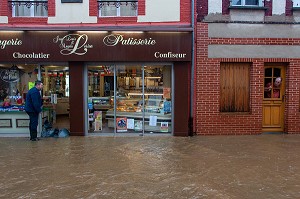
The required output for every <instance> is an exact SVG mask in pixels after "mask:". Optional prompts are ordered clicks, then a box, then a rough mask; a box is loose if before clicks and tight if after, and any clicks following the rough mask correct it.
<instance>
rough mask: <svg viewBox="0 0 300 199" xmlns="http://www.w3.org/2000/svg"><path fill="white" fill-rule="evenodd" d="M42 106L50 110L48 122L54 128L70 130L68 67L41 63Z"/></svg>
mask: <svg viewBox="0 0 300 199" xmlns="http://www.w3.org/2000/svg"><path fill="white" fill-rule="evenodd" d="M41 73H42V81H43V84H44V87H43V99H44V105H43V106H44V107H45V108H47V109H49V110H51V111H52V114H51V115H52V117H50V121H49V122H50V123H51V124H52V127H53V128H56V129H59V130H61V129H68V130H70V117H69V112H70V110H69V96H70V93H69V88H70V87H69V67H68V66H66V65H56V64H53V65H43V66H42V67H41Z"/></svg>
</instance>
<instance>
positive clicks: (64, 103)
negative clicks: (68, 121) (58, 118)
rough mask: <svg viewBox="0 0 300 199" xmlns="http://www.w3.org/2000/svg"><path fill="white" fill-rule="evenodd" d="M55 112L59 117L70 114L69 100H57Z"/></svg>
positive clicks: (65, 98)
mask: <svg viewBox="0 0 300 199" xmlns="http://www.w3.org/2000/svg"><path fill="white" fill-rule="evenodd" d="M55 111H56V114H57V115H67V114H69V98H67V97H64V98H57V104H56V105H55Z"/></svg>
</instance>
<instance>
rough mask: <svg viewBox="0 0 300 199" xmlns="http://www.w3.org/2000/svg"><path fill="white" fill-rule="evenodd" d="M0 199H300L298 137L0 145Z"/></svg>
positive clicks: (9, 141) (12, 141)
mask: <svg viewBox="0 0 300 199" xmlns="http://www.w3.org/2000/svg"><path fill="white" fill-rule="evenodd" d="M0 198H5V199H7V198H39V199H40V198H72V199H73V198H101V199H106V198H107V199H113V198H122V199H123V198H125V199H127V198H128V199H144V198H146V199H156V198H162V199H177V198H178V199H181V198H189V199H197V198H213V199H215V198H217V199H218V198H220V199H234V198H238V199H248V198H249V199H252V198H253V199H260V198H261V199H266V198H268V199H270V198H274V199H281V198H293V199H294V198H300V135H259V136H213V137H203V136H196V137H192V138H181V137H70V138H58V139H55V138H47V139H43V140H41V141H38V142H31V141H28V138H0Z"/></svg>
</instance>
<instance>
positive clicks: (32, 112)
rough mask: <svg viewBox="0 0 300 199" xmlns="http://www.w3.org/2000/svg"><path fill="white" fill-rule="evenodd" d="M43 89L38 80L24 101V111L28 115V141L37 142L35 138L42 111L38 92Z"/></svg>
mask: <svg viewBox="0 0 300 199" xmlns="http://www.w3.org/2000/svg"><path fill="white" fill-rule="evenodd" d="M42 88H43V83H42V82H41V81H40V80H37V81H36V82H35V85H34V87H33V88H31V89H30V90H29V91H28V93H27V95H26V101H25V111H26V113H27V114H28V115H29V119H30V122H29V131H30V140H31V141H38V138H37V126H38V120H39V114H40V112H41V111H42V105H43V104H42V97H41V94H40V90H42Z"/></svg>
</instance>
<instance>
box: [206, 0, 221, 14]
mask: <svg viewBox="0 0 300 199" xmlns="http://www.w3.org/2000/svg"><path fill="white" fill-rule="evenodd" d="M216 13H222V0H208V14H216Z"/></svg>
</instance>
